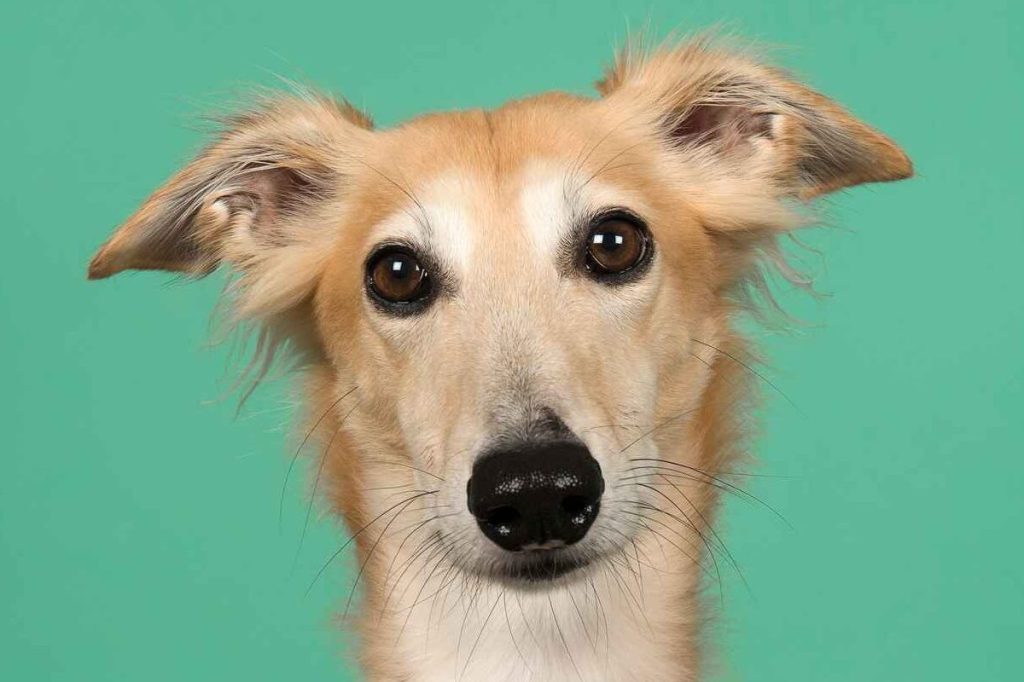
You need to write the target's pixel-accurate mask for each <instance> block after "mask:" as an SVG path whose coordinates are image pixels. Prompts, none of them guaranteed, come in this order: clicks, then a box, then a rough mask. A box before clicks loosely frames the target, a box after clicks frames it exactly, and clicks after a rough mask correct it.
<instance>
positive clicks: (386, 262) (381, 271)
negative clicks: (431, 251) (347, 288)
mask: <svg viewBox="0 0 1024 682" xmlns="http://www.w3.org/2000/svg"><path fill="white" fill-rule="evenodd" d="M366 290H367V292H368V293H369V294H370V296H371V298H373V299H374V301H375V302H376V303H377V304H378V305H380V306H381V307H383V308H385V309H386V310H387V311H389V312H394V313H400V314H402V313H413V312H418V311H419V310H422V309H423V308H424V307H425V306H426V303H427V302H428V299H429V298H430V296H431V294H432V292H433V286H432V282H431V279H430V274H429V272H428V271H427V269H426V267H425V266H424V265H423V263H422V262H421V259H420V258H419V257H418V256H417V255H416V254H415V253H414V252H413V251H412V249H409V248H407V247H405V246H398V245H394V246H385V247H383V248H381V249H378V250H377V251H376V252H375V253H374V254H373V255H372V256H370V258H369V260H368V261H367V263H366Z"/></svg>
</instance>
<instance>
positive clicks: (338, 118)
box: [89, 96, 371, 279]
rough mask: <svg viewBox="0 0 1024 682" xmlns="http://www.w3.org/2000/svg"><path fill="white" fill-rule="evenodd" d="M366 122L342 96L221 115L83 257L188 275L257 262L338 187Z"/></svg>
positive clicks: (96, 271)
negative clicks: (187, 157)
mask: <svg viewBox="0 0 1024 682" xmlns="http://www.w3.org/2000/svg"><path fill="white" fill-rule="evenodd" d="M370 128H371V123H370V121H369V119H368V118H367V117H366V116H364V115H363V114H361V113H360V112H358V111H357V110H355V109H354V108H352V107H351V106H349V105H348V104H347V103H344V102H336V101H333V100H330V99H327V98H322V97H316V96H310V97H294V98H281V99H276V100H272V101H268V102H266V103H264V104H263V105H262V106H261V107H259V108H258V109H256V110H255V111H253V112H250V113H248V114H244V115H241V116H237V117H235V118H233V119H231V120H229V122H228V125H227V126H226V130H225V132H224V133H223V134H221V136H220V137H219V139H218V140H216V141H215V142H214V143H213V144H212V145H210V146H209V147H208V148H207V149H205V150H204V151H203V152H202V153H200V154H199V155H198V156H197V157H196V158H195V159H194V160H193V161H192V162H191V163H189V164H188V165H187V166H186V167H185V168H184V169H182V170H181V171H180V172H178V174H176V175H175V176H174V177H172V178H171V179H170V180H168V181H167V183H166V184H165V185H164V186H163V187H161V188H160V189H158V190H157V191H156V192H154V193H153V195H152V196H150V197H149V198H148V199H147V200H146V201H145V203H144V204H143V205H142V206H141V207H140V208H139V209H138V211H136V212H135V214H134V215H132V216H131V217H130V218H128V220H127V221H126V222H125V223H124V224H123V225H122V226H121V227H120V228H118V230H117V231H116V232H115V233H114V235H113V236H112V237H111V238H110V240H109V241H107V243H106V244H104V245H103V247H102V248H100V250H99V252H97V254H96V255H95V257H94V258H93V259H92V262H91V263H90V264H89V278H90V279H101V278H104V277H110V276H111V275H115V274H117V273H119V272H121V271H123V270H171V271H176V272H182V273H187V274H191V275H203V274H207V273H209V272H210V271H212V270H213V269H214V268H216V267H217V265H218V264H219V263H220V262H222V261H229V262H231V263H232V264H233V265H235V266H236V267H238V268H239V269H243V270H244V269H246V268H248V267H251V266H253V265H257V264H260V263H261V262H263V261H265V260H266V259H268V258H273V257H274V254H275V253H276V252H278V251H279V250H281V249H282V248H283V247H287V246H289V245H290V244H294V243H297V242H302V241H304V240H306V241H308V239H309V237H310V235H309V234H308V231H309V230H310V229H311V227H315V225H312V222H313V221H310V220H309V218H310V216H311V215H312V214H315V213H316V211H317V210H318V209H320V207H322V206H323V204H324V203H325V202H327V200H328V199H330V198H331V197H332V196H333V195H334V194H336V193H337V192H338V191H339V188H340V187H341V186H342V184H343V182H344V178H343V177H341V175H342V174H343V170H342V169H344V168H345V167H346V166H347V165H350V164H349V162H348V161H347V159H349V158H351V155H352V151H353V148H354V147H355V146H357V145H358V144H359V142H360V139H361V138H362V137H365V136H366V134H367V131H368V130H369V129H370Z"/></svg>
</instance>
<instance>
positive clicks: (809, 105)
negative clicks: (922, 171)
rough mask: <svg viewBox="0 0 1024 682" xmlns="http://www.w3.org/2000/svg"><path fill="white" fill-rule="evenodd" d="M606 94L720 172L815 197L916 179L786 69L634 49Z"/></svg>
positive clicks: (875, 136)
mask: <svg viewBox="0 0 1024 682" xmlns="http://www.w3.org/2000/svg"><path fill="white" fill-rule="evenodd" d="M598 90H599V91H600V92H601V94H602V95H604V97H605V99H606V100H617V101H618V102H620V103H621V104H622V106H623V107H624V108H627V109H633V110H635V108H636V107H637V106H639V107H641V108H642V109H643V112H641V113H646V114H648V115H649V116H648V118H649V120H652V121H653V123H654V125H655V126H656V127H657V129H658V131H659V133H660V134H661V135H662V136H663V139H664V140H665V142H666V143H667V144H668V145H671V146H672V147H673V148H675V149H678V150H679V151H681V152H689V158H691V159H696V160H698V161H700V162H703V163H706V164H710V165H711V166H713V167H714V170H715V172H716V173H717V174H720V175H726V176H736V177H740V178H743V179H747V180H752V181H754V182H757V183H759V184H763V183H768V185H769V186H770V187H771V188H772V191H773V192H774V193H775V194H778V195H789V196H795V197H799V198H802V199H810V198H813V197H816V196H819V195H821V194H825V193H828V192H832V191H834V190H838V189H842V188H844V187H849V186H851V185H856V184H860V183H864V182H881V181H889V180H900V179H903V178H907V177H910V175H911V174H912V172H913V171H912V166H911V162H910V159H909V158H908V157H907V155H906V154H904V153H903V151H902V150H901V149H900V148H899V147H898V146H897V145H896V144H895V143H894V142H893V141H892V140H890V139H889V138H888V137H886V136H885V135H883V134H882V133H880V132H878V131H877V130H874V129H872V128H871V127H869V126H867V125H866V124H864V123H862V122H861V121H859V120H857V119H856V118H854V117H853V116H852V115H851V114H850V113H849V112H847V111H846V110H844V109H843V108H842V107H841V106H839V105H838V104H836V103H835V102H833V101H831V100H830V99H828V98H826V97H825V96H823V95H821V94H819V93H817V92H815V91H813V90H811V89H810V88H807V87H806V86H803V85H800V84H799V83H797V82H796V81H794V80H793V79H791V78H790V77H788V76H787V75H786V74H784V73H783V72H782V71H780V70H778V69H774V68H772V67H767V66H763V65H761V64H759V63H757V62H755V61H754V60H752V59H749V58H747V57H746V56H743V55H741V54H737V53H732V52H728V51H724V50H720V49H717V48H715V47H712V46H711V45H710V44H709V42H708V41H706V40H701V41H694V42H691V43H687V44H684V45H681V46H677V47H668V48H661V49H658V50H655V51H653V52H651V53H645V52H641V51H636V50H630V49H627V50H625V51H623V53H622V54H621V55H620V56H619V58H618V59H617V60H616V63H615V64H614V65H613V66H612V67H611V68H610V69H609V70H608V72H607V73H606V74H605V78H604V79H603V80H602V81H601V82H599V83H598Z"/></svg>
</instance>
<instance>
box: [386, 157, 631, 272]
mask: <svg viewBox="0 0 1024 682" xmlns="http://www.w3.org/2000/svg"><path fill="white" fill-rule="evenodd" d="M410 194H411V196H410V197H408V198H407V199H408V201H407V202H406V203H405V204H404V205H403V206H401V207H400V208H399V209H398V210H396V211H395V212H394V213H392V215H391V216H390V217H388V219H386V220H385V221H383V223H382V224H381V225H380V226H379V228H378V230H377V232H378V239H401V240H405V241H408V242H411V243H412V244H415V245H422V247H424V248H426V249H429V250H430V251H431V252H432V253H433V255H434V256H436V257H438V258H440V259H441V260H442V262H444V263H445V264H446V265H449V266H450V267H453V268H455V269H457V270H458V271H460V272H463V273H469V272H472V271H473V270H475V269H479V268H480V267H484V268H487V269H488V270H490V269H492V268H493V267H494V265H495V263H494V262H493V261H504V262H510V261H513V262H516V264H517V265H518V266H522V265H523V262H524V261H530V262H537V261H541V262H543V263H551V262H553V260H554V259H556V258H557V257H558V254H559V250H560V249H562V248H564V244H565V240H566V238H567V236H568V235H570V234H571V233H572V232H573V231H574V230H576V229H577V228H578V227H579V226H580V225H581V224H583V223H584V222H585V221H586V220H587V219H588V218H589V217H590V216H592V215H593V214H594V213H595V212H596V211H598V210H600V209H603V208H607V207H611V206H627V205H631V206H636V205H637V204H639V203H642V201H643V198H642V197H639V196H634V194H635V193H634V192H630V191H628V190H626V189H625V188H621V187H617V186H615V185H614V184H611V183H605V182H600V181H594V180H593V179H588V178H587V177H585V176H584V175H583V174H580V173H579V172H577V171H576V170H575V169H574V168H573V167H572V165H571V164H570V163H568V162H565V161H561V160H553V159H549V158H538V159H534V160H530V161H528V162H526V163H524V164H523V165H522V167H521V168H520V169H518V170H517V171H516V172H515V173H514V174H511V175H510V176H509V177H505V178H500V179H495V177H494V176H493V175H492V174H480V173H479V172H477V171H476V170H474V169H471V168H458V169H448V170H446V171H445V172H443V173H442V174H441V175H439V176H437V177H435V178H432V179H429V180H428V181H426V182H424V183H423V185H422V186H421V187H420V188H419V189H416V190H415V191H414V193H412V192H411V193H410Z"/></svg>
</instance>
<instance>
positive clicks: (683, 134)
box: [668, 104, 775, 149]
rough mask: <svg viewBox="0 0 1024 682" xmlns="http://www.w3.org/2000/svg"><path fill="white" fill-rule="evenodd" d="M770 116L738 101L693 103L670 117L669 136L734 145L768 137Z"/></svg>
mask: <svg viewBox="0 0 1024 682" xmlns="http://www.w3.org/2000/svg"><path fill="white" fill-rule="evenodd" d="M774 118H775V114H773V113H772V112H768V111H757V110H755V109H753V108H751V107H748V106H744V105H741V104H696V105H694V106H691V107H687V108H686V109H685V110H683V111H682V112H679V113H677V114H675V115H674V116H672V117H670V119H669V121H668V128H669V136H670V137H671V139H672V140H673V141H674V142H676V143H678V144H685V145H695V146H701V145H716V146H718V147H721V148H723V149H734V148H736V147H739V146H741V145H743V144H745V143H747V142H749V141H750V140H752V139H754V138H766V139H771V138H772V137H773V134H772V127H773V121H774Z"/></svg>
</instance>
